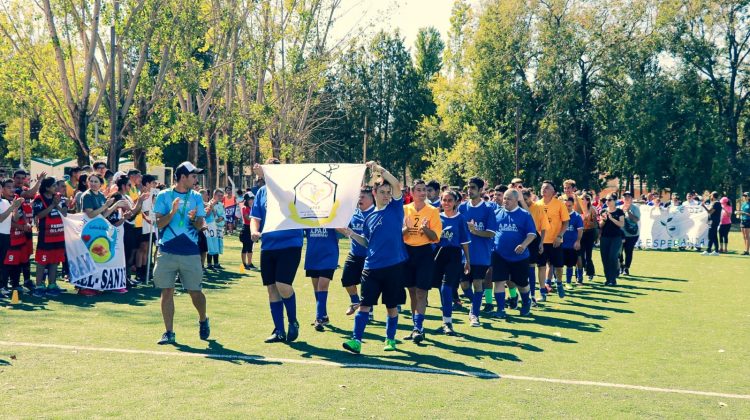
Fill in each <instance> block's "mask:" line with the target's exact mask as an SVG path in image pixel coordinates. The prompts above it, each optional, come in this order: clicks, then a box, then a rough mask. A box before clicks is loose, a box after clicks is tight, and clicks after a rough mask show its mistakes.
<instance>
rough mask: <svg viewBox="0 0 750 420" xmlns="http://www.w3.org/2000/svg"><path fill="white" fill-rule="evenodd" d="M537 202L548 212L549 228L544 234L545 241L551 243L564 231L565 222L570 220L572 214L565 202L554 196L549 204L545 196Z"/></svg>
mask: <svg viewBox="0 0 750 420" xmlns="http://www.w3.org/2000/svg"><path fill="white" fill-rule="evenodd" d="M536 203H537V204H538V205H540V206H542V207H544V213H545V214H547V220H548V221H549V229H548V230H547V232H546V234H545V235H544V243H545V244H551V243H553V242H555V238H556V237H557V236H558V235H559V234H560V233H561V232H562V224H563V222H567V221H568V220H570V214H569V213H568V209H567V208H565V204H563V202H562V201H561V200H558V199H557V198H552V199H551V200H550V201H549V203H547V204H545V203H544V198H542V199H540V200H539V201H537V202H536Z"/></svg>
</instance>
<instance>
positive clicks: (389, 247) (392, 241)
mask: <svg viewBox="0 0 750 420" xmlns="http://www.w3.org/2000/svg"><path fill="white" fill-rule="evenodd" d="M403 226H404V199H403V197H402V198H399V199H398V200H396V199H393V200H391V202H390V203H388V205H387V206H385V207H384V208H383V209H378V210H375V211H373V212H372V213H370V214H369V215H368V216H367V218H366V219H365V225H364V229H363V232H362V233H363V236H364V237H365V238H367V241H368V245H367V257H366V258H365V267H364V268H365V269H374V268H385V267H390V266H392V265H396V264H398V263H401V262H403V261H405V260H406V248H405V246H404V239H403V235H402V234H401V228H402V227H403Z"/></svg>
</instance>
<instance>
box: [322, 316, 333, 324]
mask: <svg viewBox="0 0 750 420" xmlns="http://www.w3.org/2000/svg"><path fill="white" fill-rule="evenodd" d="M320 321H321V322H322V323H323V326H326V325H328V324H330V323H331V320H330V319H329V318H328V316H327V315H326V316H324V317H323V318H321V319H320Z"/></svg>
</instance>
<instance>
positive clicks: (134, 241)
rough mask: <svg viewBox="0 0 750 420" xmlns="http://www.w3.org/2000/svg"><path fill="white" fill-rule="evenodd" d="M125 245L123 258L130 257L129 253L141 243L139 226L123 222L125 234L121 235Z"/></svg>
mask: <svg viewBox="0 0 750 420" xmlns="http://www.w3.org/2000/svg"><path fill="white" fill-rule="evenodd" d="M123 241H124V245H125V258H126V259H127V258H130V254H131V253H132V252H133V251H135V250H136V249H137V248H138V245H140V243H141V228H137V227H135V226H133V225H131V224H130V223H125V235H124V236H123Z"/></svg>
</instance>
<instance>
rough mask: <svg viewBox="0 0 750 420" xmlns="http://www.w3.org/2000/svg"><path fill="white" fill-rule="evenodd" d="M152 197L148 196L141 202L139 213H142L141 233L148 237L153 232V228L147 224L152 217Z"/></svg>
mask: <svg viewBox="0 0 750 420" xmlns="http://www.w3.org/2000/svg"><path fill="white" fill-rule="evenodd" d="M152 197H153V196H152V195H150V194H149V196H148V198H147V199H145V200H143V204H141V212H143V227H142V228H141V229H142V230H141V232H143V234H144V235H148V234H149V233H151V232H153V231H154V229H153V226H152V225H151V223H149V221H151V218H152V217H153V216H154V215H153V214H152V213H151V210H152V209H153V208H154V200H153V198H152ZM147 220H148V221H147Z"/></svg>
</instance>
